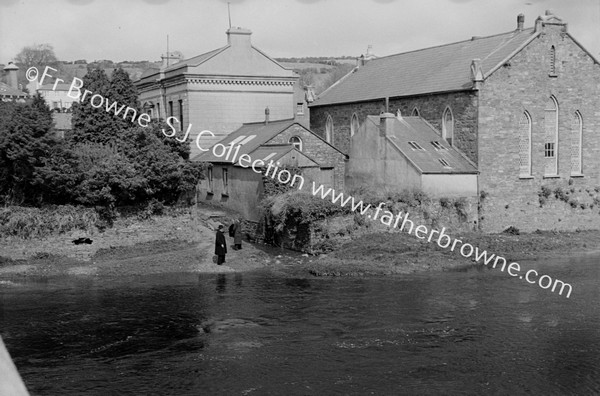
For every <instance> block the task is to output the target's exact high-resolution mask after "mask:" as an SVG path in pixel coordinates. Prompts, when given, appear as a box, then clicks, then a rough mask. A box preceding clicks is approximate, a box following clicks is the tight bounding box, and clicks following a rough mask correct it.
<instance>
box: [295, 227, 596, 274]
mask: <svg viewBox="0 0 600 396" xmlns="http://www.w3.org/2000/svg"><path fill="white" fill-rule="evenodd" d="M451 237H453V238H458V239H460V240H462V241H463V242H464V243H469V244H471V245H473V246H474V247H478V248H479V250H487V251H488V252H489V253H494V254H496V255H500V256H502V257H504V258H505V259H506V260H507V261H508V262H511V261H522V260H533V259H543V258H549V257H552V258H557V257H569V256H573V255H578V254H581V253H589V252H594V251H600V231H581V232H553V231H537V232H533V233H528V234H520V235H514V234H508V233H502V234H478V233H463V234H460V235H451ZM472 265H476V262H475V259H474V258H473V257H470V258H468V259H467V258H464V257H463V256H461V255H460V253H459V252H458V251H457V250H455V251H454V252H452V251H450V249H442V248H440V247H439V246H438V245H437V244H436V243H435V241H432V242H427V241H426V240H420V239H417V238H416V237H415V236H413V235H407V234H405V233H374V234H368V235H364V236H361V237H359V238H356V239H353V240H352V241H351V242H348V243H346V244H344V245H343V246H341V247H340V248H339V249H337V250H336V251H334V252H331V253H330V254H328V255H324V256H322V257H320V258H319V259H318V260H316V261H313V262H312V263H309V264H308V265H307V266H306V269H307V271H308V272H309V273H310V274H312V275H315V276H356V275H388V274H401V273H411V272H418V271H435V270H442V271H443V270H454V269H460V268H465V267H470V266H472ZM477 265H480V264H477Z"/></svg>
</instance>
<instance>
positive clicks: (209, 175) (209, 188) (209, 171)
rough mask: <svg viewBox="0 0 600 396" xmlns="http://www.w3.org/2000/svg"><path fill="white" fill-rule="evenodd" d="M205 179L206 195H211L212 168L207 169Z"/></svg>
mask: <svg viewBox="0 0 600 396" xmlns="http://www.w3.org/2000/svg"><path fill="white" fill-rule="evenodd" d="M206 172H207V179H208V193H209V194H212V193H213V168H212V166H211V167H209V168H208V169H207V171H206Z"/></svg>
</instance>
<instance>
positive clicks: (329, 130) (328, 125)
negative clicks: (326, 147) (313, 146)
mask: <svg viewBox="0 0 600 396" xmlns="http://www.w3.org/2000/svg"><path fill="white" fill-rule="evenodd" d="M325 140H327V142H328V143H330V144H333V118H331V116H330V115H328V116H327V121H326V122H325Z"/></svg>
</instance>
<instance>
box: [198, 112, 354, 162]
mask: <svg viewBox="0 0 600 396" xmlns="http://www.w3.org/2000/svg"><path fill="white" fill-rule="evenodd" d="M293 125H298V126H299V127H301V128H303V129H305V130H306V131H308V132H309V133H312V134H313V135H314V136H315V137H316V138H318V139H320V140H321V141H322V142H323V144H326V145H329V146H331V147H332V148H333V149H335V150H336V151H338V152H339V153H340V154H344V153H342V152H341V151H340V150H338V149H337V148H335V147H334V146H332V145H331V144H329V143H327V142H326V141H325V140H323V138H321V137H320V136H319V135H317V134H315V133H313V132H312V131H311V130H310V129H307V128H306V127H304V126H302V125H301V124H300V123H298V122H297V121H295V120H294V119H293V118H290V119H287V120H279V121H270V122H269V123H265V122H264V121H263V122H253V123H249V124H244V125H242V126H241V127H240V128H239V129H237V130H235V131H233V132H231V133H230V134H229V135H227V136H226V137H225V138H224V139H222V140H221V141H219V143H220V144H222V145H224V146H225V147H228V146H229V145H230V144H231V143H233V144H234V147H237V146H238V145H241V148H240V150H239V151H238V155H237V158H239V157H240V156H241V155H242V154H248V155H250V156H251V157H252V160H256V159H263V158H261V157H260V156H261V155H263V154H265V157H266V156H267V155H269V154H272V153H275V155H276V156H277V158H281V157H282V156H284V155H285V154H287V153H288V152H289V151H290V150H291V149H293V146H291V145H288V144H285V145H280V144H269V141H270V140H271V139H273V138H274V137H275V136H277V135H279V134H280V133H281V132H283V131H285V130H286V129H288V128H289V127H291V126H293ZM301 154H302V155H303V156H304V157H306V158H308V160H310V161H313V162H314V160H313V159H312V158H309V157H308V156H306V155H305V154H303V153H301ZM257 155H258V157H257ZM344 155H345V154H344ZM226 156H227V154H225V155H223V156H222V157H217V156H216V155H214V154H213V151H212V149H211V150H209V151H205V152H203V153H202V154H198V155H197V156H195V157H194V158H192V161H205V162H228V163H231V161H230V160H225V157H226ZM231 157H233V155H231ZM269 159H273V158H271V157H270V158H269Z"/></svg>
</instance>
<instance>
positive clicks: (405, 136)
mask: <svg viewBox="0 0 600 396" xmlns="http://www.w3.org/2000/svg"><path fill="white" fill-rule="evenodd" d="M389 117H390V118H392V119H393V123H392V127H391V128H390V129H391V130H388V131H387V138H388V141H389V142H390V143H391V144H392V145H393V147H395V148H396V149H397V150H398V151H399V152H400V153H402V154H403V155H404V156H405V157H406V158H407V159H408V161H409V162H411V163H412V164H413V165H414V166H415V168H416V169H417V170H419V171H420V172H421V173H435V174H440V173H441V174H456V173H462V174H477V173H479V172H478V170H477V167H476V166H475V165H474V164H473V163H472V162H471V161H469V160H468V159H467V158H466V157H465V156H463V155H462V154H461V153H460V152H458V150H456V149H455V148H453V147H452V146H450V145H449V144H448V142H446V141H445V140H444V139H443V138H442V137H441V136H440V134H439V133H437V131H436V130H435V129H434V128H433V126H431V124H429V123H428V122H427V121H425V120H424V119H422V118H421V117H402V118H396V117H393V116H392V115H390V116H389ZM380 119H381V118H380V116H368V117H367V122H369V123H371V124H372V125H375V128H379V124H380ZM371 128H373V126H371ZM367 130H368V129H367ZM409 142H414V143H412V144H411V143H409ZM432 142H435V143H433V144H432ZM415 143H416V145H415ZM436 146H437V148H436ZM415 147H417V148H415ZM418 148H420V149H418ZM440 159H441V160H442V161H440ZM442 162H445V163H446V164H447V166H445V165H444V164H443V163H442Z"/></svg>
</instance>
